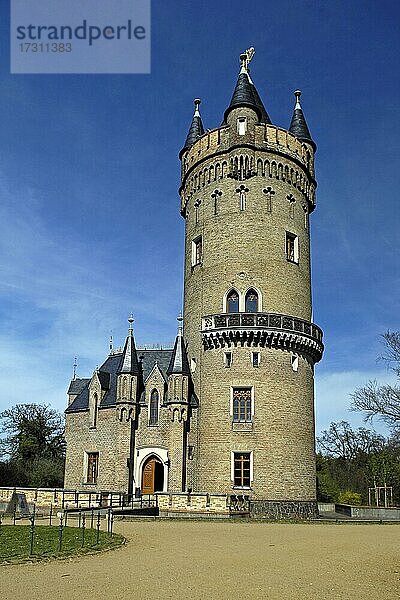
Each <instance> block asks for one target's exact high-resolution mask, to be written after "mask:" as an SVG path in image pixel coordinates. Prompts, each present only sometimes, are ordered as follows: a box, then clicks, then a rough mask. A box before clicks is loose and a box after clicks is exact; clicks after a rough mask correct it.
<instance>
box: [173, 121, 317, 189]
mask: <svg viewBox="0 0 400 600" xmlns="http://www.w3.org/2000/svg"><path fill="white" fill-rule="evenodd" d="M229 130H230V127H229V126H228V125H223V126H222V127H217V128H216V129H211V130H208V131H206V133H204V134H203V135H202V136H201V137H200V138H199V139H198V140H197V141H196V142H195V143H194V144H193V145H192V147H191V148H189V150H188V151H187V152H186V153H185V154H184V155H183V157H182V187H183V186H184V185H185V180H186V179H187V177H188V175H189V174H190V173H191V171H192V170H193V169H194V167H196V166H197V165H198V164H199V163H201V162H203V161H205V160H207V159H209V158H211V157H213V156H217V155H219V154H225V153H226V152H230V151H231V150H233V149H234V148H235V146H230V139H229ZM252 138H253V139H252V140H251V143H248V142H249V140H248V139H246V140H244V142H245V143H244V144H240V147H243V146H247V147H249V148H253V149H254V150H261V151H265V152H271V153H275V154H280V155H281V156H286V157H287V158H291V159H292V160H294V161H295V162H297V163H298V164H299V166H302V167H303V168H304V170H305V171H306V172H307V173H308V174H309V176H310V178H312V179H313V178H314V165H313V151H312V149H311V146H310V145H309V144H305V143H304V142H301V141H300V140H299V139H298V138H297V137H296V136H294V135H293V134H292V133H290V132H289V131H287V130H286V129H283V128H282V127H278V126H276V125H265V124H260V125H256V126H255V130H254V136H252ZM246 142H247V143H246Z"/></svg>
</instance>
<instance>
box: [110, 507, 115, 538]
mask: <svg viewBox="0 0 400 600" xmlns="http://www.w3.org/2000/svg"><path fill="white" fill-rule="evenodd" d="M113 523H114V513H113V511H112V510H111V511H110V525H109V527H110V531H109V534H110V535H111V537H112V534H113Z"/></svg>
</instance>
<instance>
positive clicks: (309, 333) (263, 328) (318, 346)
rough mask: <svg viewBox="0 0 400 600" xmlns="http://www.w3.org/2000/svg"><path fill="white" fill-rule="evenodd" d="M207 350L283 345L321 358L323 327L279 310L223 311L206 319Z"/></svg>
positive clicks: (205, 344)
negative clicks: (266, 311) (270, 311)
mask: <svg viewBox="0 0 400 600" xmlns="http://www.w3.org/2000/svg"><path fill="white" fill-rule="evenodd" d="M201 334H202V342H203V347H204V349H205V350H211V349H213V348H224V347H228V348H229V347H232V346H238V345H240V346H260V347H268V348H279V349H281V350H287V351H291V352H295V353H296V354H300V355H305V356H306V357H308V358H310V359H311V360H312V362H314V363H315V362H318V361H319V360H321V357H322V353H323V350H324V345H323V343H322V335H323V334H322V330H321V329H320V328H319V327H318V326H317V325H315V324H314V323H310V322H309V321H304V320H303V319H299V318H297V317H292V316H289V315H282V314H277V313H229V314H226V313H222V314H219V315H207V316H205V317H203V319H202V327H201Z"/></svg>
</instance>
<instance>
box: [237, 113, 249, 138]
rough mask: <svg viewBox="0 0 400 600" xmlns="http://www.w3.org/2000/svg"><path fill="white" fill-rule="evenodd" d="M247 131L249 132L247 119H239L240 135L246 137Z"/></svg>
mask: <svg viewBox="0 0 400 600" xmlns="http://www.w3.org/2000/svg"><path fill="white" fill-rule="evenodd" d="M246 131H247V119H246V117H239V118H238V120H237V132H238V135H246Z"/></svg>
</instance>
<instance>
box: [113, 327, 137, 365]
mask: <svg viewBox="0 0 400 600" xmlns="http://www.w3.org/2000/svg"><path fill="white" fill-rule="evenodd" d="M128 321H129V331H128V335H127V337H126V341H125V346H124V350H123V352H122V356H121V360H120V363H119V366H118V369H117V374H118V375H122V374H125V373H126V374H129V375H139V363H138V358H137V353H136V347H135V340H134V337H133V329H132V323H133V318H132V317H130V318H129V319H128Z"/></svg>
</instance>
